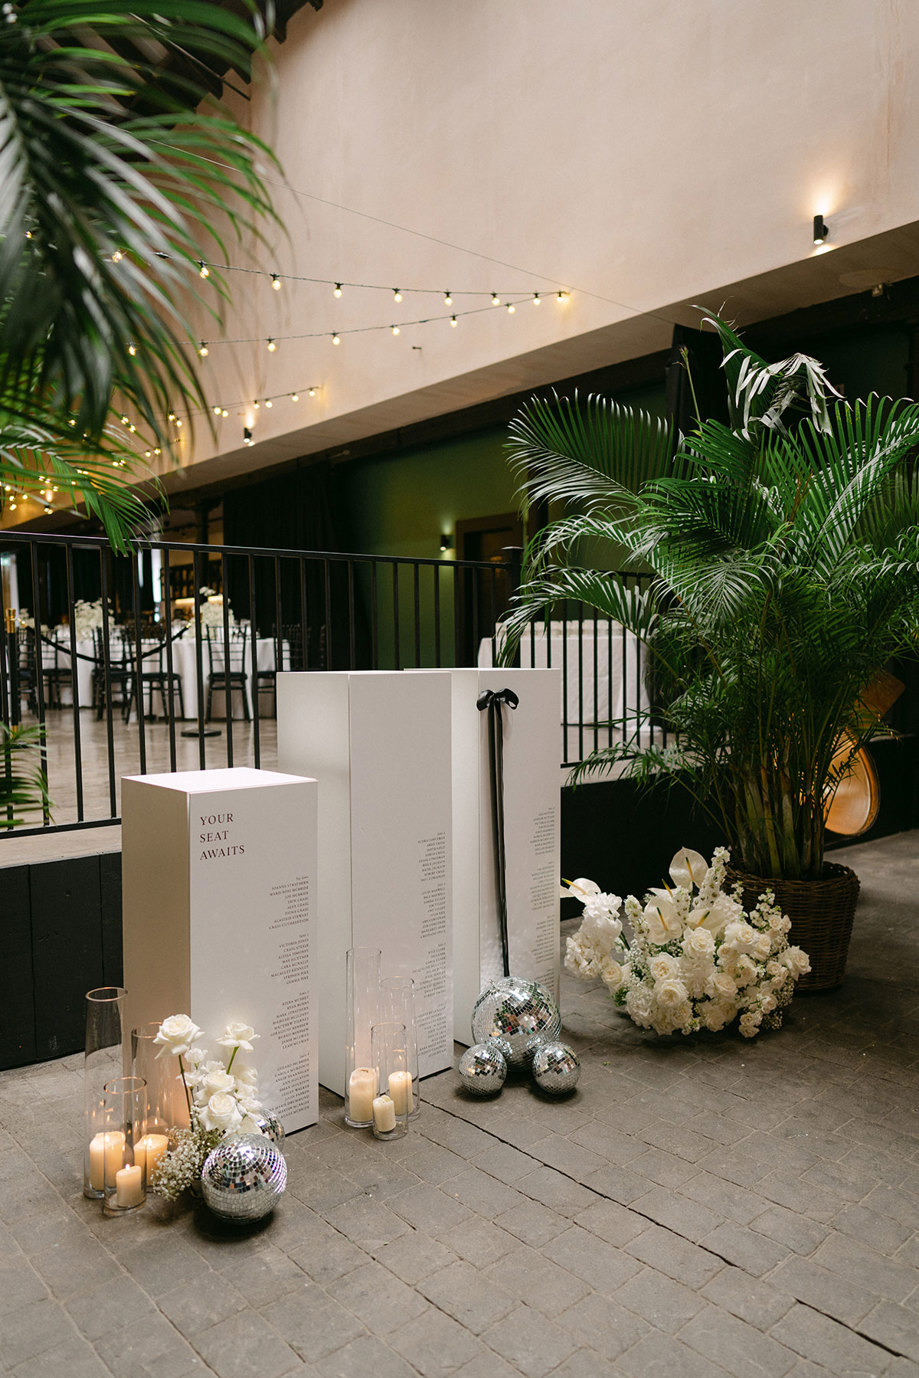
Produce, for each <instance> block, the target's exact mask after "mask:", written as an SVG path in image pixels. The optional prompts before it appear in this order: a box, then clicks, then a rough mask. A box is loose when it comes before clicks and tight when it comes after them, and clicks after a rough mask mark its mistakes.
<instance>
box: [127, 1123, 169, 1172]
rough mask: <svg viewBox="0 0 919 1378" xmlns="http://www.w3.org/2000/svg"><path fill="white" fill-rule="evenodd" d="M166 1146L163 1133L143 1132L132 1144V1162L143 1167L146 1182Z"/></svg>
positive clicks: (166, 1140) (166, 1142)
mask: <svg viewBox="0 0 919 1378" xmlns="http://www.w3.org/2000/svg"><path fill="white" fill-rule="evenodd" d="M168 1147H169V1140H168V1138H167V1137H166V1135H165V1134H145V1135H144V1137H143V1138H142V1139H138V1141H137V1143H136V1144H135V1145H134V1162H135V1164H137V1165H138V1166H140V1167H142V1168H143V1169H144V1172H145V1173H146V1177H147V1182H148V1184H149V1182H150V1178H151V1177H152V1176H153V1173H154V1172H155V1170H156V1165H157V1163H158V1162H159V1160H160V1159H161V1158H162V1156H163V1154H164V1153H165V1152H166V1149H167V1148H168Z"/></svg>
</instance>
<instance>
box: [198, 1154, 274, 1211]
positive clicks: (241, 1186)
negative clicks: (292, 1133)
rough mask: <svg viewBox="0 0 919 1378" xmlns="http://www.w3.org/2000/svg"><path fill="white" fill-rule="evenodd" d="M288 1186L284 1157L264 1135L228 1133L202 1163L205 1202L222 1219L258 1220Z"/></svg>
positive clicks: (202, 1185)
mask: <svg viewBox="0 0 919 1378" xmlns="http://www.w3.org/2000/svg"><path fill="white" fill-rule="evenodd" d="M286 1186H287V1164H286V1162H285V1161H284V1156H283V1154H281V1153H279V1152H278V1150H277V1149H276V1148H275V1146H274V1144H273V1143H271V1141H270V1140H269V1139H267V1138H266V1137H265V1135H264V1134H231V1135H229V1136H228V1137H227V1138H226V1139H224V1140H223V1141H222V1142H221V1143H219V1144H218V1145H217V1147H216V1148H214V1149H212V1150H211V1152H210V1153H209V1154H208V1155H207V1157H206V1158H205V1160H204V1167H203V1168H202V1169H201V1190H202V1193H203V1195H204V1200H205V1201H206V1203H207V1205H208V1206H209V1207H210V1209H211V1210H212V1211H213V1212H214V1214H215V1215H219V1216H220V1218H221V1219H222V1220H235V1221H239V1222H247V1221H251V1220H261V1219H262V1217H263V1216H265V1215H267V1214H268V1212H269V1211H272V1210H274V1208H275V1206H276V1205H277V1204H278V1199H279V1197H280V1195H281V1193H282V1192H283V1190H284V1188H285V1187H286Z"/></svg>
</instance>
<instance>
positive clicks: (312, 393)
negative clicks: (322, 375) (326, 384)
mask: <svg viewBox="0 0 919 1378" xmlns="http://www.w3.org/2000/svg"><path fill="white" fill-rule="evenodd" d="M307 396H308V397H315V396H316V389H315V388H310V390H309V392H308V393H307Z"/></svg>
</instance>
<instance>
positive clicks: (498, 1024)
mask: <svg viewBox="0 0 919 1378" xmlns="http://www.w3.org/2000/svg"><path fill="white" fill-rule="evenodd" d="M561 1031H562V1017H561V1014H560V1013H559V1008H558V1005H557V1004H556V1002H555V999H554V998H553V996H552V994H551V992H550V991H548V990H547V989H546V987H545V986H542V985H540V984H539V982H538V981H524V980H521V978H520V977H518V976H505V977H504V978H503V979H502V980H500V981H492V982H491V984H490V985H489V986H486V988H485V989H484V990H483V991H482V993H481V995H480V996H479V998H478V1000H476V1002H475V1005H474V1007H473V1011H472V1036H473V1038H474V1039H475V1043H474V1044H473V1046H472V1047H471V1048H467V1050H466V1052H465V1053H463V1055H462V1057H461V1058H460V1061H459V1067H458V1071H459V1078H460V1081H461V1082H462V1084H463V1086H464V1087H465V1089H466V1090H467V1091H468V1092H469V1093H470V1094H471V1095H473V1096H493V1095H495V1094H496V1093H497V1092H498V1091H500V1090H501V1087H502V1086H503V1085H504V1081H505V1078H506V1077H507V1069H508V1067H509V1066H514V1067H529V1069H530V1073H531V1075H532V1077H533V1080H534V1081H535V1082H536V1085H537V1086H538V1087H539V1088H540V1089H541V1090H542V1091H546V1092H548V1093H549V1094H550V1095H553V1096H565V1095H567V1094H568V1093H569V1092H570V1091H573V1090H574V1088H575V1086H577V1083H578V1077H579V1076H580V1075H581V1063H580V1060H579V1058H578V1055H577V1053H576V1052H575V1051H574V1049H573V1048H569V1047H568V1045H567V1044H566V1043H561V1042H559V1034H560V1033H561Z"/></svg>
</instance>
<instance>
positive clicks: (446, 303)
mask: <svg viewBox="0 0 919 1378" xmlns="http://www.w3.org/2000/svg"><path fill="white" fill-rule="evenodd" d="M452 305H453V298H452V297H451V295H450V293H449V292H445V293H444V306H452Z"/></svg>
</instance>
